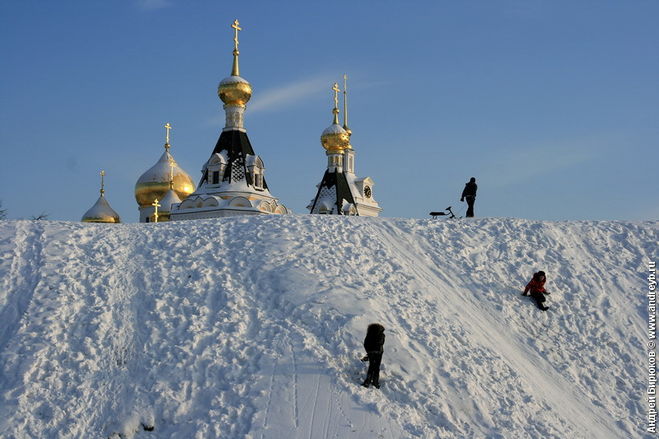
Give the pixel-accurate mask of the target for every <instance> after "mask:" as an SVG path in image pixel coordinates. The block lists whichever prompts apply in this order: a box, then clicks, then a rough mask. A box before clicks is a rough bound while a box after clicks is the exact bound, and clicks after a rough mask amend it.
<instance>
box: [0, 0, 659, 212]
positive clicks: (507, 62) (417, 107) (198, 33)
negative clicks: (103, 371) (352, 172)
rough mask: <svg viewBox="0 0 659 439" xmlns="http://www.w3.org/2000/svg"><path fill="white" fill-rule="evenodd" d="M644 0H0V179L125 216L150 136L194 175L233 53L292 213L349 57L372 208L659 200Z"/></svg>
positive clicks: (56, 203) (5, 190) (7, 187)
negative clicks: (102, 202)
mask: <svg viewBox="0 0 659 439" xmlns="http://www.w3.org/2000/svg"><path fill="white" fill-rule="evenodd" d="M658 16H659V3H657V2H654V1H631V2H618V1H540V0H520V1H464V2H455V1H418V2H394V1H378V2H375V1H363V2H340V1H339V2H331V3H328V2H323V3H320V2H272V1H262V2H261V1H242V2H221V1H201V0H200V1H195V2H183V1H179V0H140V1H137V0H134V1H113V2H105V1H67V2H36V1H21V2H19V1H13V2H9V1H8V2H2V3H1V4H0V53H1V54H2V68H1V69H0V150H1V151H2V157H1V159H0V200H1V201H2V205H3V208H6V209H7V210H8V216H9V218H28V217H30V216H32V215H37V214H39V213H41V212H47V213H48V214H49V215H50V219H56V220H71V221H77V220H79V219H80V217H81V216H82V214H83V213H84V212H85V211H86V210H87V209H88V208H89V207H90V206H91V205H92V204H93V203H94V201H95V200H96V198H97V196H98V184H99V181H98V179H99V177H98V172H99V170H100V169H105V171H106V174H107V176H106V190H107V192H106V196H107V198H108V200H109V201H110V203H111V205H112V206H113V207H114V208H115V210H116V211H117V212H118V213H119V214H120V215H121V217H122V220H123V221H124V222H135V221H137V219H138V210H137V204H136V203H135V199H134V196H133V188H134V184H135V181H136V180H137V178H138V177H139V176H140V175H141V173H142V172H144V171H145V170H146V169H148V168H149V167H151V166H152V165H153V164H154V163H155V161H156V160H157V159H158V157H159V156H160V154H161V153H162V144H163V142H164V129H163V128H162V126H163V124H164V123H165V122H170V123H171V124H172V125H173V127H174V129H173V130H172V153H173V155H174V157H175V158H176V160H177V161H178V162H179V164H180V165H181V166H182V167H183V168H184V169H185V170H186V171H187V172H188V173H189V174H190V175H192V176H193V178H194V179H195V180H198V177H199V175H200V169H201V166H202V165H203V163H204V162H205V161H206V159H207V158H208V156H209V154H210V153H211V151H212V149H213V147H214V145H215V142H216V141H217V137H218V136H219V133H220V131H221V129H222V127H223V124H224V112H223V110H222V107H221V102H220V100H219V99H218V97H217V93H216V89H217V84H218V82H219V81H220V80H221V79H222V78H224V77H225V76H228V75H229V73H230V69H231V59H232V58H231V50H232V47H233V41H232V30H231V28H230V24H231V23H232V22H233V20H234V19H236V18H238V19H239V20H240V23H241V25H242V27H243V31H242V32H241V34H240V52H241V57H240V66H241V76H243V77H244V78H245V79H247V80H248V81H250V83H251V84H252V86H253V89H254V94H253V97H252V100H251V101H250V102H249V103H248V105H247V112H246V116H245V125H246V128H247V130H248V134H249V136H250V139H251V141H252V145H253V146H254V149H255V151H256V153H257V154H259V155H261V157H262V158H263V160H264V162H265V165H266V179H267V181H268V184H269V186H270V189H271V192H272V193H273V194H274V195H275V196H277V197H278V198H279V199H280V200H281V201H282V202H283V203H284V204H285V205H286V206H288V207H289V208H292V209H293V211H294V212H296V213H306V209H305V206H306V205H307V203H308V201H309V200H310V199H311V198H312V197H313V196H314V195H315V185H316V184H317V183H318V182H319V181H320V179H321V178H322V175H323V172H324V170H325V166H326V158H325V154H324V150H323V149H322V147H321V146H320V141H319V136H320V134H321V132H322V131H323V129H325V128H326V127H327V126H328V125H329V124H330V123H331V119H332V114H331V105H332V95H331V91H330V87H331V85H332V83H333V82H334V81H340V79H341V77H342V75H343V73H347V74H348V76H349V83H348V88H349V91H350V95H349V104H350V106H349V122H350V127H351V128H352V130H353V136H352V143H353V146H354V148H355V150H356V153H357V161H356V173H357V175H359V176H360V177H365V176H370V177H371V178H373V179H374V180H375V187H374V196H375V198H376V199H377V200H378V201H379V202H380V204H381V206H382V207H383V208H384V211H383V213H382V215H383V216H387V217H416V218H425V217H427V214H428V212H429V211H431V210H439V209H442V208H444V207H446V206H447V205H453V206H454V207H458V210H459V211H460V212H461V213H463V212H464V209H465V207H466V206H465V205H464V203H460V202H459V196H460V192H461V191H462V188H463V187H464V183H465V182H466V181H467V180H468V179H469V177H471V176H474V177H476V178H477V179H478V183H479V197H478V199H477V203H476V215H477V216H512V217H521V218H531V219H546V220H564V219H626V220H643V219H658V218H659V203H657V198H656V192H657V187H658V185H657V183H656V177H655V175H656V164H657V159H658V158H659V153H658V152H657V151H658V148H657V147H658V143H659V125H658V123H657V121H658V120H659V111H658V107H657V103H658V102H659V87H658V85H659V57H658V56H657V41H658V40H659V27H658V26H657V25H656V18H657V17H658Z"/></svg>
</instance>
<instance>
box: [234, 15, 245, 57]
mask: <svg viewBox="0 0 659 439" xmlns="http://www.w3.org/2000/svg"><path fill="white" fill-rule="evenodd" d="M239 24H240V23H238V20H237V19H236V20H235V21H234V22H233V24H232V25H231V27H232V28H234V29H235V31H234V32H235V34H234V37H233V50H235V51H238V31H239V30H243V28H241V27H239V26H238V25H239Z"/></svg>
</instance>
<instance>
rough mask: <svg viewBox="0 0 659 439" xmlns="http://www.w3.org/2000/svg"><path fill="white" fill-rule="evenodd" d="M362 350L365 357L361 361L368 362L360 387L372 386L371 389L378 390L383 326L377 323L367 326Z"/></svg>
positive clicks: (382, 350)
mask: <svg viewBox="0 0 659 439" xmlns="http://www.w3.org/2000/svg"><path fill="white" fill-rule="evenodd" d="M364 349H365V350H366V357H364V359H363V361H368V373H367V374H366V380H365V381H364V383H363V384H362V385H363V386H364V387H368V386H369V384H373V387H375V388H376V389H379V388H380V363H381V362H382V354H383V353H384V326H382V325H381V324H379V323H371V324H370V325H368V329H367V330H366V338H365V339H364Z"/></svg>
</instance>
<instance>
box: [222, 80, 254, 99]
mask: <svg viewBox="0 0 659 439" xmlns="http://www.w3.org/2000/svg"><path fill="white" fill-rule="evenodd" d="M217 95H218V96H219V97H220V99H221V100H222V102H224V103H225V104H226V105H241V106H245V104H246V103H247V102H248V101H249V99H250V98H251V97H252V86H251V85H250V84H249V82H247V81H246V80H244V79H243V78H241V77H240V76H235V75H231V76H228V77H226V78H224V79H223V80H222V81H220V85H219V86H218V87H217Z"/></svg>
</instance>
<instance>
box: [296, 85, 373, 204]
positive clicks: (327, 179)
mask: <svg viewBox="0 0 659 439" xmlns="http://www.w3.org/2000/svg"><path fill="white" fill-rule="evenodd" d="M346 82H347V76H346V75H343V127H342V126H341V125H339V96H338V94H339V92H340V90H339V85H338V84H336V83H335V84H334V87H332V90H333V91H334V108H333V109H332V113H333V114H334V120H333V122H332V125H330V126H329V127H327V128H326V129H325V131H323V134H322V135H321V136H320V143H321V144H322V145H323V148H325V151H326V154H327V170H326V171H325V174H324V175H323V179H322V181H321V182H320V183H319V184H318V185H317V188H318V190H317V192H316V196H315V197H314V199H313V200H311V203H310V204H309V205H308V206H307V209H309V213H313V214H316V213H317V214H327V215H359V216H378V215H379V214H380V212H381V211H382V208H381V207H380V205H379V204H378V202H377V201H375V198H373V186H374V184H375V183H374V182H373V179H371V177H366V178H358V177H357V176H356V175H355V150H354V149H353V147H352V145H351V144H350V137H351V136H352V131H351V130H350V128H348V94H347V91H346V89H347V83H346Z"/></svg>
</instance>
